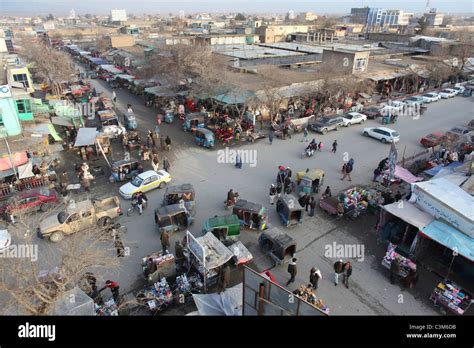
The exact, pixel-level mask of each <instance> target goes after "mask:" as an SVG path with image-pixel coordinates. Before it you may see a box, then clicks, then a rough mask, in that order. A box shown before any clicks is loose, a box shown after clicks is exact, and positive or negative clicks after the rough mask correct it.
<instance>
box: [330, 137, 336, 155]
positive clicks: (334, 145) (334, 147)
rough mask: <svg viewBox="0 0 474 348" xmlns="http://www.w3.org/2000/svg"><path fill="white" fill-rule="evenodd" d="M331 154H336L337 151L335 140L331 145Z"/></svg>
mask: <svg viewBox="0 0 474 348" xmlns="http://www.w3.org/2000/svg"><path fill="white" fill-rule="evenodd" d="M331 151H332V152H333V153H336V151H337V140H334V142H333V143H332V150H331Z"/></svg>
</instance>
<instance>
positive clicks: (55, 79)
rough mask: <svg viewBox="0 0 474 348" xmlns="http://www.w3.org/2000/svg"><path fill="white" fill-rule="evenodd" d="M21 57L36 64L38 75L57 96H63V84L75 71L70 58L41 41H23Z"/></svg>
mask: <svg viewBox="0 0 474 348" xmlns="http://www.w3.org/2000/svg"><path fill="white" fill-rule="evenodd" d="M19 53H20V55H21V56H23V57H24V58H26V59H27V60H28V61H29V62H32V63H34V68H35V70H36V72H37V75H38V76H39V77H41V78H43V80H44V82H47V83H48V84H49V85H50V86H51V88H52V90H53V92H54V93H55V94H61V92H62V83H63V82H64V81H68V80H69V79H70V78H71V76H73V75H74V73H75V71H74V68H73V66H72V64H71V61H70V59H69V56H68V55H67V54H66V53H64V52H61V51H58V50H57V49H55V48H54V47H52V46H50V45H48V44H46V43H45V42H43V41H41V40H34V39H30V40H26V39H23V42H22V47H21V49H20V52H19Z"/></svg>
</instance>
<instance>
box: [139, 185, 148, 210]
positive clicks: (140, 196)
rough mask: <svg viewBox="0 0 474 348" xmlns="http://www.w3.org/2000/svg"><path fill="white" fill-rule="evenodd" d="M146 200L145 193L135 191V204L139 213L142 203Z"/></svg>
mask: <svg viewBox="0 0 474 348" xmlns="http://www.w3.org/2000/svg"><path fill="white" fill-rule="evenodd" d="M147 201H148V199H147V197H146V196H145V194H144V193H143V192H141V191H138V192H137V206H138V213H139V214H140V215H142V214H143V205H144V204H146V203H147Z"/></svg>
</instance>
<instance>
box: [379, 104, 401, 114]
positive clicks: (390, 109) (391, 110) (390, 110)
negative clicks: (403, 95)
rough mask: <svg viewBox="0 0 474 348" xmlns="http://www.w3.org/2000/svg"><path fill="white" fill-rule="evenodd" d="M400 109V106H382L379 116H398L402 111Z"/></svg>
mask: <svg viewBox="0 0 474 348" xmlns="http://www.w3.org/2000/svg"><path fill="white" fill-rule="evenodd" d="M402 108H403V107H400V106H393V105H387V104H382V108H381V109H380V115H381V116H387V115H388V116H392V115H398V114H399V113H400V111H401V110H402Z"/></svg>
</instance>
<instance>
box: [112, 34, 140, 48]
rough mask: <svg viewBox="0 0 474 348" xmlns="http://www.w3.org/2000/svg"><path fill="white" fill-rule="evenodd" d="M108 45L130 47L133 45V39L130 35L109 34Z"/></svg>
mask: <svg viewBox="0 0 474 348" xmlns="http://www.w3.org/2000/svg"><path fill="white" fill-rule="evenodd" d="M109 40H110V45H111V46H112V47H113V48H120V47H131V46H133V45H135V39H134V38H133V36H132V35H119V36H114V35H112V36H110V38H109Z"/></svg>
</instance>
